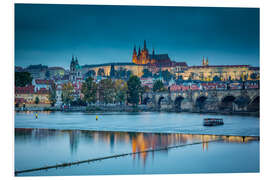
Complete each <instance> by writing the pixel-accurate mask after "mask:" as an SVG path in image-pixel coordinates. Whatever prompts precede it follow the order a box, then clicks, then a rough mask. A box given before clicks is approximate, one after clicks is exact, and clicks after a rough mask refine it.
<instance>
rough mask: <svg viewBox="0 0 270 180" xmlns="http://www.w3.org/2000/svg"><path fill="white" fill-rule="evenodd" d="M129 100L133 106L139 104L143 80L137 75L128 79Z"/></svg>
mask: <svg viewBox="0 0 270 180" xmlns="http://www.w3.org/2000/svg"><path fill="white" fill-rule="evenodd" d="M127 86H128V90H127V101H128V103H131V104H132V105H133V106H134V105H138V103H139V100H140V99H139V98H140V89H141V81H140V79H139V78H138V77H137V76H131V77H130V78H129V79H128V81H127Z"/></svg>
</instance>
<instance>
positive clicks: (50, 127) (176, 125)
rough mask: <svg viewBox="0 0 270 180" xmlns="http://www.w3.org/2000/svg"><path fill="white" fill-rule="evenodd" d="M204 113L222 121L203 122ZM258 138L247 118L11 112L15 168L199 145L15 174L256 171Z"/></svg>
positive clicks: (253, 123)
mask: <svg viewBox="0 0 270 180" xmlns="http://www.w3.org/2000/svg"><path fill="white" fill-rule="evenodd" d="M96 115H98V116H99V119H98V121H96V119H95V118H96ZM205 117H221V118H223V119H224V123H225V124H224V125H223V126H217V127H203V126H202V120H203V118H205ZM202 134H208V135H202ZM242 136H246V137H244V138H243V137H242ZM257 136H259V119H258V118H256V117H248V116H245V117H243V116H221V115H206V114H203V115H200V114H189V113H103V114H90V113H82V112H76V113H63V112H40V113H39V114H38V119H36V118H35V115H34V113H33V112H28V113H15V170H16V171H20V170H25V169H31V168H39V167H43V166H48V165H55V164H60V163H66V162H73V161H80V160H86V159H92V158H99V157H104V156H110V155H115V154H121V153H130V152H138V151H144V150H148V149H157V148H162V147H168V146H169V147H170V146H174V145H181V144H192V143H194V142H195V143H196V142H201V144H196V145H188V146H185V147H179V148H172V149H171V148H169V149H166V150H162V151H154V152H148V153H140V154H136V155H128V156H123V157H120V158H112V159H106V160H102V161H96V162H91V163H84V164H79V165H75V166H70V167H65V168H57V169H56V168H53V169H48V170H40V171H33V172H28V173H19V174H17V176H43V175H45V176H47V175H62V176H63V175H101V174H161V173H165V174H168V173H218V172H228V173H231V172H259V138H258V137H257ZM212 140H219V141H215V142H211V141H212Z"/></svg>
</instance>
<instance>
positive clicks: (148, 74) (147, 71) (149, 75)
mask: <svg viewBox="0 0 270 180" xmlns="http://www.w3.org/2000/svg"><path fill="white" fill-rule="evenodd" d="M142 77H144V78H147V77H152V72H150V71H149V70H148V69H144V70H143V75H142Z"/></svg>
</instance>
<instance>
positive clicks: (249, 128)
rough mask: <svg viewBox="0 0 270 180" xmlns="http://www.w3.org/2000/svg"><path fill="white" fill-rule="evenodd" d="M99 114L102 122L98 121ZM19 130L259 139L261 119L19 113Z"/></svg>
mask: <svg viewBox="0 0 270 180" xmlns="http://www.w3.org/2000/svg"><path fill="white" fill-rule="evenodd" d="M96 115H98V117H99V118H98V121H96ZM208 117H217V118H223V121H224V125H223V126H215V127H204V126H202V123H203V119H204V118H208ZM15 127H16V128H45V129H76V130H95V131H124V132H159V133H186V134H215V135H239V136H259V132H260V131H259V118H258V117H252V116H236V115H233V116H228V115H210V114H195V113H156V112H142V113H124V112H121V113H98V114H95V113H83V112H41V113H39V114H38V119H36V118H35V114H34V113H33V112H28V113H25V112H23V113H16V114H15Z"/></svg>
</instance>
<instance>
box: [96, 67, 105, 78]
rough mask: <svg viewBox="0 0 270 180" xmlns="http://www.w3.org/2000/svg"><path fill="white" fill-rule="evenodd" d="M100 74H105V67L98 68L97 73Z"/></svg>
mask: <svg viewBox="0 0 270 180" xmlns="http://www.w3.org/2000/svg"><path fill="white" fill-rule="evenodd" d="M97 74H98V75H99V76H105V71H104V69H103V68H99V69H98V73H97Z"/></svg>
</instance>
